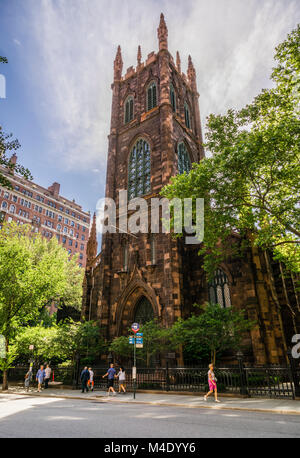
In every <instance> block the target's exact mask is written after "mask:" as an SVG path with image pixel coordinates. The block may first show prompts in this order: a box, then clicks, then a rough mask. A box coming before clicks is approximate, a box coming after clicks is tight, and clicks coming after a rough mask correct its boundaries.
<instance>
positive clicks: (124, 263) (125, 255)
mask: <svg viewBox="0 0 300 458" xmlns="http://www.w3.org/2000/svg"><path fill="white" fill-rule="evenodd" d="M122 266H123V271H124V272H127V270H128V244H127V242H123V243H122Z"/></svg>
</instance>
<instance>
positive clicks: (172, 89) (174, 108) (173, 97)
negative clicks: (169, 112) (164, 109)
mask: <svg viewBox="0 0 300 458" xmlns="http://www.w3.org/2000/svg"><path fill="white" fill-rule="evenodd" d="M170 100H171V105H172V108H173V111H174V112H176V95H175V90H174V87H173V85H172V84H170Z"/></svg>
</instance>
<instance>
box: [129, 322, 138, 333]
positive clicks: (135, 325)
mask: <svg viewBox="0 0 300 458" xmlns="http://www.w3.org/2000/svg"><path fill="white" fill-rule="evenodd" d="M131 329H132V331H133V332H134V333H135V334H136V333H137V332H139V330H140V325H139V324H138V323H133V325H132V326H131Z"/></svg>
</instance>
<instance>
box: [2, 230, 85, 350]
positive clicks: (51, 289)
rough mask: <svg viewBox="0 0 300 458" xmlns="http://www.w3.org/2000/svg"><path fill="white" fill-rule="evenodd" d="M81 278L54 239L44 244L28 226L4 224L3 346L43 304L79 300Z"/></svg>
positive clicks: (78, 269) (77, 269)
mask: <svg viewBox="0 0 300 458" xmlns="http://www.w3.org/2000/svg"><path fill="white" fill-rule="evenodd" d="M73 276H74V277H75V278H76V281H74V283H73V287H72V288H70V284H69V279H70V277H73ZM82 277H83V272H82V269H80V268H79V267H78V266H77V265H76V263H74V262H73V261H72V260H71V261H69V257H68V253H67V252H66V250H65V249H64V248H63V247H62V246H60V245H59V244H58V242H57V240H56V239H55V238H54V239H51V241H47V240H45V239H43V238H42V237H41V235H40V234H34V233H32V232H31V227H30V226H29V225H24V226H17V225H16V224H15V223H13V222H12V223H5V224H4V225H3V227H2V229H1V231H0V333H1V334H3V335H4V337H5V339H6V344H7V345H8V344H9V341H10V339H11V338H12V337H14V336H15V335H16V334H17V333H18V332H19V331H20V327H21V326H25V325H26V324H27V323H29V322H30V321H32V320H35V319H36V318H37V317H38V316H39V314H40V311H41V309H42V308H43V307H44V306H45V304H47V303H49V302H51V301H55V302H59V301H60V300H61V299H62V298H63V299H64V301H65V302H68V301H70V300H72V301H73V300H74V296H76V295H78V296H79V297H81V295H82V292H81V291H82ZM78 300H79V299H78Z"/></svg>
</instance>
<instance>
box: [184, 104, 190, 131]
mask: <svg viewBox="0 0 300 458" xmlns="http://www.w3.org/2000/svg"><path fill="white" fill-rule="evenodd" d="M184 120H185V125H186V127H187V128H188V129H190V128H191V116H190V109H189V106H188V104H187V103H186V102H185V104H184Z"/></svg>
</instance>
